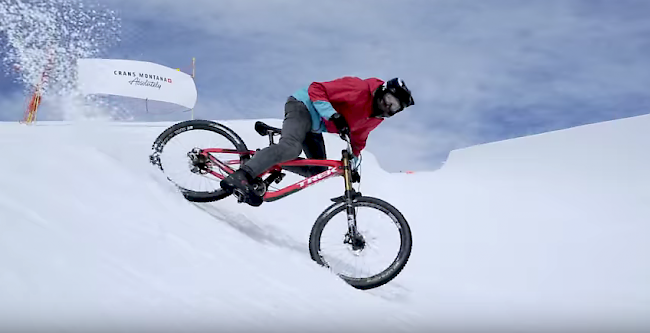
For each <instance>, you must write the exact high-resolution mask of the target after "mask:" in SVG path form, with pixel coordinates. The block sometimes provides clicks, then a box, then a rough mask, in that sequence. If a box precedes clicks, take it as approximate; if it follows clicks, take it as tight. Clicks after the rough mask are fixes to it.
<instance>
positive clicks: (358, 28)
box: [0, 0, 650, 171]
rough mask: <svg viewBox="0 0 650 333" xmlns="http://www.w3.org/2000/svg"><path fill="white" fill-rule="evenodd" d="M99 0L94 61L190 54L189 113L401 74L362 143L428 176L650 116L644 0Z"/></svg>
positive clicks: (278, 104)
mask: <svg viewBox="0 0 650 333" xmlns="http://www.w3.org/2000/svg"><path fill="white" fill-rule="evenodd" d="M87 3H90V2H87ZM98 3H99V4H100V5H101V6H102V7H105V8H109V9H111V10H114V11H115V15H116V16H117V17H119V20H120V40H119V41H117V42H115V43H114V45H111V46H110V47H108V48H107V49H106V50H105V51H104V52H103V53H102V54H101V55H102V56H106V57H112V58H123V59H134V60H146V61H153V62H157V63H160V64H163V65H167V66H170V67H183V66H186V67H187V66H189V64H190V61H191V58H192V57H196V59H197V76H196V84H197V88H198V92H199V99H198V103H197V107H196V117H197V118H208V119H256V118H282V116H283V105H284V101H285V99H286V96H288V95H289V94H291V93H292V92H293V91H295V90H296V89H298V88H300V87H302V86H305V85H307V84H309V83H310V82H312V81H324V80H331V79H334V78H337V77H340V76H344V75H355V76H360V77H379V78H382V79H388V78H391V77H395V76H400V77H402V78H403V79H404V80H405V81H406V82H407V84H408V85H409V87H410V88H411V89H412V91H413V94H414V98H415V101H416V106H414V107H412V108H410V109H408V112H405V113H403V114H400V115H399V116H396V117H394V118H392V119H389V120H388V121H385V122H384V123H383V124H382V125H381V126H380V127H379V128H378V129H377V130H375V131H374V132H373V133H372V134H371V135H370V139H369V142H368V146H367V149H369V150H370V151H372V152H373V153H374V154H375V155H376V156H377V158H378V159H379V163H380V164H381V165H382V166H383V167H384V168H386V169H388V170H391V171H398V170H431V169H435V168H438V167H439V166H440V164H441V163H442V162H443V161H444V159H445V158H446V156H447V154H448V152H449V151H450V150H452V149H456V148H461V147H466V146H469V145H475V144H480V143H485V142H491V141H497V140H503V139H508V138H513V137H519V136H523V135H530V134H536V133H542V132H546V131H550V130H556V129H562V128H567V127H571V126H576V125H581V124H587V123H593V122H598V121H605V120H611V119H617V118H622V117H629V116H634V115H639V114H645V113H648V111H649V110H650V90H649V88H648V87H650V57H648V54H650V20H648V19H647V18H648V17H650V2H648V1H642V0H639V1H632V0H620V1H598V0H565V1H559V0H528V1H514V0H490V1H472V0H404V1H386V0H373V1H370V0H356V1H355V0H331V1H324V2H315V1H297V0H293V1H292V0H228V1H223V0H194V1H192V0H187V1H182V2H181V1H172V0H140V1H132V0H101V1H98ZM0 42H2V43H3V44H2V45H3V48H6V41H5V40H3V37H2V36H0ZM2 52H7V51H6V50H2ZM0 55H1V54H0ZM6 72H7V71H6V70H5V71H3V73H4V74H3V75H4V77H2V78H1V79H2V81H1V82H0V107H2V111H0V120H17V119H18V118H20V117H21V116H22V104H23V103H24V101H23V99H24V97H23V96H22V95H21V91H22V87H21V86H20V85H19V84H17V83H16V82H15V80H13V79H12V77H11V75H8V74H6ZM44 107H45V108H44V110H42V111H43V115H42V117H45V118H43V119H47V117H48V115H47V109H46V107H47V106H44ZM132 112H133V114H134V115H135V118H136V119H137V120H181V119H186V118H187V117H188V114H187V113H181V112H177V113H172V114H168V115H164V116H152V115H151V114H146V113H145V112H144V110H142V111H139V110H136V109H134V110H133V111H132ZM53 114H54V113H52V116H51V118H52V119H55V118H56V116H53Z"/></svg>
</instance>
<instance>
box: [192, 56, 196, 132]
mask: <svg viewBox="0 0 650 333" xmlns="http://www.w3.org/2000/svg"><path fill="white" fill-rule="evenodd" d="M195 74H196V58H195V57H192V80H194V77H195ZM194 84H196V82H194ZM192 120H194V108H192Z"/></svg>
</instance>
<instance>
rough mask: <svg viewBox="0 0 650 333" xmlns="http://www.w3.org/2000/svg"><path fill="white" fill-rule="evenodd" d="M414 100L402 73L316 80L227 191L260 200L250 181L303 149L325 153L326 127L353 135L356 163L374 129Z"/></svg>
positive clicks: (303, 170)
mask: <svg viewBox="0 0 650 333" xmlns="http://www.w3.org/2000/svg"><path fill="white" fill-rule="evenodd" d="M413 104H414V101H413V97H412V96H411V91H410V90H409V89H408V88H407V86H406V84H405V83H404V81H403V80H402V79H400V78H393V79H391V80H388V81H386V82H384V81H382V80H380V79H377V78H368V79H361V78H358V77H350V76H346V77H342V78H338V79H335V80H333V81H328V82H312V83H311V84H310V85H309V86H307V87H305V88H303V89H300V90H298V91H296V92H295V93H293V95H291V96H289V98H288V99H287V102H286V104H285V107H284V120H283V122H282V134H281V137H280V141H279V142H278V144H276V145H271V146H269V147H266V148H264V149H262V150H259V151H257V152H256V153H255V154H254V155H253V157H252V158H251V159H250V160H249V161H247V162H246V163H245V164H244V165H243V166H242V167H241V168H240V169H239V170H237V171H235V172H234V173H232V174H231V175H229V176H228V177H226V178H225V179H223V180H222V181H221V183H220V185H221V187H222V188H223V189H224V190H226V191H228V192H232V191H234V190H235V189H239V191H241V192H242V193H243V194H244V195H245V196H246V197H247V199H248V200H247V203H248V204H250V205H252V206H259V205H260V204H261V203H262V199H261V198H260V197H259V196H257V195H255V194H254V193H253V186H252V185H251V184H252V183H253V182H254V180H255V178H256V177H257V176H259V175H260V174H262V173H264V172H265V171H266V170H268V169H269V168H271V167H272V166H273V165H275V164H278V163H282V162H286V161H289V160H292V159H295V158H297V157H298V156H299V155H300V153H301V151H303V150H304V152H305V156H306V157H307V158H308V159H325V158H326V154H325V142H324V140H323V135H322V132H328V133H339V134H340V135H346V136H349V138H350V142H351V145H352V153H353V155H354V156H353V164H354V165H356V163H357V161H358V156H359V155H360V153H361V150H363V148H364V147H365V146H366V140H367V139H368V135H369V134H370V131H372V130H373V129H375V128H376V127H377V126H378V125H379V124H380V123H381V122H382V121H384V119H386V118H390V117H392V116H394V115H395V114H397V113H399V112H400V111H402V110H403V109H404V108H406V107H409V106H411V105H413ZM283 168H284V169H287V170H288V171H291V172H294V173H297V174H300V175H302V176H305V177H309V176H312V175H315V174H318V173H320V172H322V171H324V170H325V169H326V167H320V166H311V167H310V166H306V167H283Z"/></svg>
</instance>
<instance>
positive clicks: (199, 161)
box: [187, 148, 210, 174]
mask: <svg viewBox="0 0 650 333" xmlns="http://www.w3.org/2000/svg"><path fill="white" fill-rule="evenodd" d="M187 157H189V158H190V171H192V172H193V173H199V174H206V173H208V164H209V162H210V161H209V160H208V156H207V155H206V154H203V152H202V151H201V149H199V148H194V149H192V150H191V151H190V152H188V153H187Z"/></svg>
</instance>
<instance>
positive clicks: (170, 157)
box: [150, 120, 249, 202]
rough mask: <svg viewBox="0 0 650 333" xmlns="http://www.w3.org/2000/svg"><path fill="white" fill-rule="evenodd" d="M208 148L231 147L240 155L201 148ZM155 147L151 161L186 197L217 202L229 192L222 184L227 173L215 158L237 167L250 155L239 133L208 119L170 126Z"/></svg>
mask: <svg viewBox="0 0 650 333" xmlns="http://www.w3.org/2000/svg"><path fill="white" fill-rule="evenodd" d="M181 134H182V135H181ZM207 148H223V149H230V150H232V151H236V152H238V153H241V154H235V153H208V154H209V155H206V154H205V153H204V152H202V150H203V149H207ZM152 149H153V153H152V155H151V156H150V159H151V163H153V164H154V165H157V166H158V167H159V168H160V170H162V171H163V173H165V175H166V176H167V179H169V180H170V181H171V182H172V183H174V184H175V185H176V186H177V187H178V188H179V189H180V190H181V192H182V193H183V196H184V197H185V198H186V199H187V200H189V201H193V202H210V201H216V200H220V199H223V198H225V197H227V196H228V195H230V193H228V192H226V191H224V190H223V189H221V186H220V185H219V183H220V181H221V179H222V178H223V177H225V176H227V175H228V173H227V172H226V171H225V170H223V169H221V168H219V167H217V166H216V165H215V164H214V161H219V162H221V163H224V164H226V165H228V166H229V167H230V168H232V169H233V170H237V169H239V167H240V166H241V165H242V164H243V163H244V162H245V161H246V160H248V158H249V156H248V155H247V152H248V148H247V147H246V144H245V143H244V141H243V140H242V139H241V138H240V137H239V136H238V135H237V133H235V132H234V131H232V130H231V129H230V128H228V127H226V126H224V125H221V124H219V123H216V122H213V121H209V120H188V121H184V122H180V123H178V124H175V125H173V126H171V127H169V128H167V129H166V130H165V131H163V132H162V133H161V134H160V135H159V136H158V138H156V140H155V141H154V144H153V146H152ZM211 172H214V173H216V174H218V175H219V176H220V177H221V178H220V177H217V176H215V175H214V174H212V173H211Z"/></svg>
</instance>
